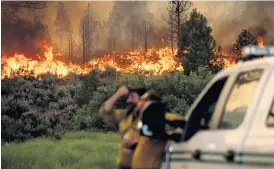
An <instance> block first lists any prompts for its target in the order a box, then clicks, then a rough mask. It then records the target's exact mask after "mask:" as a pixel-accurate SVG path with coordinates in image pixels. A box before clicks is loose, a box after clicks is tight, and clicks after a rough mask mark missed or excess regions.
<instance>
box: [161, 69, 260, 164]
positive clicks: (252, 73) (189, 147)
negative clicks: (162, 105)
mask: <svg viewBox="0 0 274 169" xmlns="http://www.w3.org/2000/svg"><path fill="white" fill-rule="evenodd" d="M263 74H264V69H263V68H258V69H255V70H254V68H253V69H252V68H250V70H240V71H237V72H235V73H234V74H231V75H230V76H229V77H225V78H223V79H220V80H217V81H216V82H214V83H213V85H211V86H210V87H209V89H208V90H207V91H206V92H205V93H204V94H203V93H202V94H201V96H200V97H199V98H198V99H197V101H196V102H195V103H194V105H193V107H192V108H191V110H190V112H189V113H188V115H189V116H188V117H187V120H188V122H187V124H186V127H185V131H184V134H183V142H182V143H180V144H175V145H173V146H172V147H170V151H171V155H170V156H169V157H170V165H166V166H170V167H171V169H173V168H174V169H175V168H184V169H200V168H205V169H207V168H210V169H228V168H229V169H233V168H237V166H238V164H237V163H236V162H235V161H234V154H235V153H237V152H239V151H240V145H241V143H242V142H243V139H244V138H243V136H244V133H245V132H246V129H247V125H248V119H249V118H250V115H249V114H248V112H250V111H251V110H250V109H251V105H252V103H253V101H254V98H255V97H256V94H257V93H258V90H259V89H260V88H261V85H260V83H261V79H263V78H262V77H263ZM221 81H226V83H225V85H224V86H223V88H218V87H217V88H218V89H219V90H218V89H217V90H216V84H217V86H219V85H218V84H220V82H221ZM220 89H221V90H220Z"/></svg>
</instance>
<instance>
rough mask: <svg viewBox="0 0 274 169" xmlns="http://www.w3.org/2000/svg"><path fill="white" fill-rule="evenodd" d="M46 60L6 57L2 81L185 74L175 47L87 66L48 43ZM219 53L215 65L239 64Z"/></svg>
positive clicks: (103, 59) (125, 54)
mask: <svg viewBox="0 0 274 169" xmlns="http://www.w3.org/2000/svg"><path fill="white" fill-rule="evenodd" d="M257 41H258V45H259V46H261V47H263V46H264V42H263V38H262V37H261V36H259V37H258V38H257ZM42 47H43V48H44V51H45V52H44V57H41V56H38V58H39V59H38V60H35V59H31V58H28V57H26V56H25V55H23V54H15V55H14V56H7V55H4V56H2V61H1V64H2V72H1V79H3V78H11V77H13V76H15V75H22V76H25V75H31V76H34V77H38V76H40V75H42V74H45V73H51V74H54V75H56V76H58V77H60V78H62V77H65V76H67V75H68V74H69V73H75V74H87V73H88V72H90V71H91V70H93V69H96V68H98V69H100V70H102V71H104V70H106V67H107V66H109V67H112V68H114V69H116V71H118V72H120V73H122V74H135V73H140V74H143V75H146V76H150V75H152V76H155V75H163V74H165V73H169V72H173V71H183V67H182V66H181V62H180V60H179V58H177V57H176V56H175V55H174V53H177V50H176V49H175V50H174V51H172V48H171V47H165V48H161V49H156V48H150V49H148V50H147V52H146V53H144V52H138V51H133V52H122V53H121V54H115V53H113V54H112V55H104V56H103V57H100V58H95V59H92V60H90V61H89V62H88V63H87V64H86V65H85V66H83V65H78V64H72V63H65V62H62V61H60V60H57V59H56V57H57V56H60V55H62V54H61V53H53V46H51V45H49V44H47V43H46V42H44V43H43V44H42ZM188 52H189V51H188V50H183V54H187V53H188ZM214 53H215V54H221V55H222V56H223V57H220V58H217V59H215V60H211V63H213V64H218V65H222V66H223V67H230V66H232V65H234V64H236V60H237V56H234V55H233V54H230V53H228V52H226V51H218V50H217V49H216V50H214Z"/></svg>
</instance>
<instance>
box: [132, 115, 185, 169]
mask: <svg viewBox="0 0 274 169" xmlns="http://www.w3.org/2000/svg"><path fill="white" fill-rule="evenodd" d="M165 119H166V120H169V121H173V120H183V117H182V116H181V115H179V114H176V113H165ZM165 128H166V129H165V130H166V133H167V132H172V133H177V132H178V130H177V129H175V128H173V127H171V126H168V124H166V126H165ZM179 132H181V131H179ZM167 141H168V138H166V140H160V139H152V138H149V137H146V136H140V138H139V141H138V145H137V147H136V149H135V152H134V155H133V159H132V169H159V168H160V167H161V164H162V162H163V159H164V154H165V150H166V145H167Z"/></svg>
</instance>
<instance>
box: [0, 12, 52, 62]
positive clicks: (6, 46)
mask: <svg viewBox="0 0 274 169" xmlns="http://www.w3.org/2000/svg"><path fill="white" fill-rule="evenodd" d="M18 11H19V10H18V9H17V8H6V7H5V8H2V13H1V14H2V17H1V24H2V29H1V35H2V37H1V41H2V51H1V53H2V55H3V53H4V54H5V55H13V54H14V52H16V53H23V54H25V55H26V56H32V57H34V58H37V55H36V54H39V55H40V56H43V54H42V53H41V52H42V50H41V48H40V47H39V45H41V42H42V41H44V40H46V41H50V36H49V33H48V28H47V26H46V25H45V24H42V23H41V21H40V19H39V18H37V17H33V20H32V21H29V20H26V19H24V18H21V17H20V15H19V13H18Z"/></svg>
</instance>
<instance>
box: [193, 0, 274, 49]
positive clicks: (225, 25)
mask: <svg viewBox="0 0 274 169" xmlns="http://www.w3.org/2000/svg"><path fill="white" fill-rule="evenodd" d="M194 7H197V9H198V10H199V11H201V13H202V14H203V15H205V16H206V18H207V20H208V23H209V25H210V26H211V27H212V29H213V36H214V38H215V39H216V41H217V43H218V44H219V45H221V46H222V47H224V48H228V49H229V48H231V46H232V44H233V43H235V41H236V39H237V37H238V34H239V33H240V32H241V31H242V30H243V29H247V30H249V31H250V32H251V33H252V34H253V35H254V36H263V38H264V40H265V42H266V44H267V43H268V42H270V41H272V40H273V39H274V37H272V36H271V35H272V34H273V33H274V32H273V26H274V25H273V24H274V18H273V17H272V15H273V12H274V8H273V7H274V2H270V1H269V2H268V1H267V2H261V1H260V2H253V1H252V2H250V1H249V2H194Z"/></svg>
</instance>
